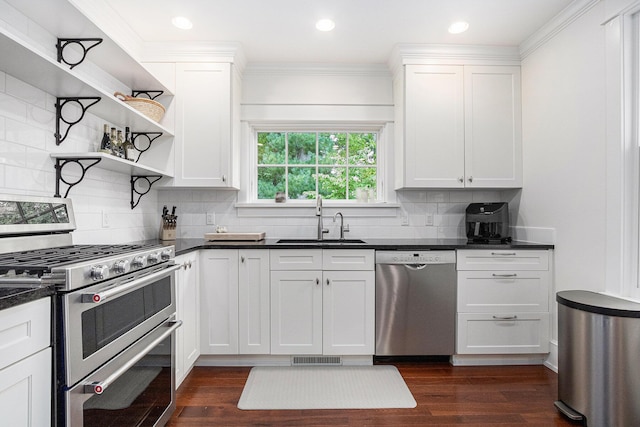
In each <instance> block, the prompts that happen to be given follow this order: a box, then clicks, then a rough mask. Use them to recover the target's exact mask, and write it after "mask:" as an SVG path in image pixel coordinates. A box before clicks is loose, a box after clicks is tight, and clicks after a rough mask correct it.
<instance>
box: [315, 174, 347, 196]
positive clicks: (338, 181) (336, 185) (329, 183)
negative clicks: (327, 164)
mask: <svg viewBox="0 0 640 427" xmlns="http://www.w3.org/2000/svg"><path fill="white" fill-rule="evenodd" d="M318 191H319V192H320V195H321V196H322V197H323V198H325V199H331V200H345V199H346V195H347V169H346V168H318Z"/></svg>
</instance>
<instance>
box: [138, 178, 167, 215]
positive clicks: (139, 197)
mask: <svg viewBox="0 0 640 427" xmlns="http://www.w3.org/2000/svg"><path fill="white" fill-rule="evenodd" d="M160 178H162V175H132V176H131V209H133V208H135V207H136V206H138V203H140V199H141V198H142V196H144V195H145V194H147V193H148V192H149V191H151V186H152V185H153V184H155V183H156V182H158V181H159V180H160ZM140 180H143V181H146V182H147V185H148V188H147V189H146V190H144V191H138V190H137V189H136V183H137V182H138V181H140ZM136 195H137V196H138V197H137V199H136V200H135V202H134V197H135V196H136Z"/></svg>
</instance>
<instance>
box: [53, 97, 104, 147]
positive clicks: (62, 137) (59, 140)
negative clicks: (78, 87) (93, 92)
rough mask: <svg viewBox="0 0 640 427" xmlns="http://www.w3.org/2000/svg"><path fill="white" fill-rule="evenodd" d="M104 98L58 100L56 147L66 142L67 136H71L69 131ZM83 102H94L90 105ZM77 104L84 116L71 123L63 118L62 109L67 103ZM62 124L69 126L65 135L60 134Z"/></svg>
mask: <svg viewBox="0 0 640 427" xmlns="http://www.w3.org/2000/svg"><path fill="white" fill-rule="evenodd" d="M101 99H102V98H100V97H99V96H97V97H72V98H56V133H55V137H56V145H60V144H61V143H62V141H64V140H65V138H66V137H67V135H69V130H70V129H71V128H72V127H73V126H74V125H76V124H78V123H80V121H82V119H83V118H84V115H85V113H86V112H87V110H88V109H89V108H90V107H91V106H93V105H94V104H97V103H98V101H100V100H101ZM82 101H93V102H91V103H88V104H86V105H85V104H83V102H82ZM70 102H73V103H76V104H78V105H79V106H80V108H81V109H82V114H81V115H80V117H79V118H78V119H77V120H74V121H69V120H67V119H65V118H64V117H63V116H62V109H63V107H64V106H65V105H66V104H67V103H70ZM60 122H64V123H66V125H67V129H66V130H65V132H64V135H61V134H60Z"/></svg>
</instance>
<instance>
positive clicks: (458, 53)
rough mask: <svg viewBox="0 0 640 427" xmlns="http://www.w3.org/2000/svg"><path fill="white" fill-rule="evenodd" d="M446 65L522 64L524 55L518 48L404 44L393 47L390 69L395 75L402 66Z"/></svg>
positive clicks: (389, 62) (389, 63)
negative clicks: (521, 58) (521, 56)
mask: <svg viewBox="0 0 640 427" xmlns="http://www.w3.org/2000/svg"><path fill="white" fill-rule="evenodd" d="M445 63H446V64H473V63H482V64H493V63H495V64H500V65H519V64H520V52H519V51H518V48H517V47H515V46H480V45H452V44H404V43H403V44H397V45H396V46H395V47H394V48H393V51H392V52H391V56H390V58H389V61H388V66H389V69H391V70H392V72H393V73H394V74H395V73H396V72H397V71H398V69H399V68H400V67H401V66H402V65H407V64H445Z"/></svg>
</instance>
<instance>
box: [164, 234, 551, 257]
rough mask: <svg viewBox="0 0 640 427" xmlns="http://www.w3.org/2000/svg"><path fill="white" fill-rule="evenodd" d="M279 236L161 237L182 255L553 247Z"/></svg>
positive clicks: (543, 245) (525, 244) (445, 241)
mask: <svg viewBox="0 0 640 427" xmlns="http://www.w3.org/2000/svg"><path fill="white" fill-rule="evenodd" d="M278 240H279V239H271V238H268V239H265V240H261V241H259V242H244V241H242V242H230V241H215V242H210V241H206V240H204V239H177V240H175V241H164V242H162V243H163V244H165V245H171V244H173V245H175V247H176V255H183V254H186V253H189V252H191V251H195V250H198V249H233V248H235V249H311V248H322V249H376V250H425V251H426V250H454V249H543V250H544V249H553V248H554V246H553V245H547V244H537V243H525V242H512V243H509V244H498V245H489V244H487V245H483V244H468V243H467V240H466V239H363V240H364V241H365V243H339V242H335V241H334V242H327V241H323V242H311V241H310V242H309V243H306V242H305V243H277V242H278Z"/></svg>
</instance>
